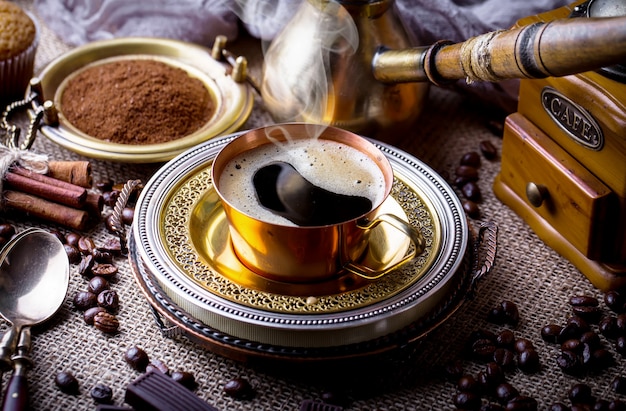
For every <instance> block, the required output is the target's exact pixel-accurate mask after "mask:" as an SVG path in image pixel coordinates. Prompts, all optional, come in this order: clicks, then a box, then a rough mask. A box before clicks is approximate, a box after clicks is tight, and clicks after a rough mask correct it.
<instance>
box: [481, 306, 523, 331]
mask: <svg viewBox="0 0 626 411" xmlns="http://www.w3.org/2000/svg"><path fill="white" fill-rule="evenodd" d="M487 321H489V322H492V323H494V324H509V325H513V326H515V325H517V324H518V322H519V311H518V309H517V305H516V304H515V303H514V302H512V301H502V302H501V303H500V304H498V305H497V306H495V307H493V308H492V309H491V310H490V311H489V313H488V314H487Z"/></svg>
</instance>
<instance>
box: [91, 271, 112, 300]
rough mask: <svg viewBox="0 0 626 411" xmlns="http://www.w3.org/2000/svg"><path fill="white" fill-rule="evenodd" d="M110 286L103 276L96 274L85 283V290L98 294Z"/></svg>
mask: <svg viewBox="0 0 626 411" xmlns="http://www.w3.org/2000/svg"><path fill="white" fill-rule="evenodd" d="M109 288H110V285H109V281H108V280H107V279H106V278H104V277H100V276H99V275H96V276H94V277H92V278H91V279H90V280H89V284H88V285H87V290H88V291H89V292H91V293H94V294H96V295H98V294H100V293H101V292H102V291H104V290H108V289H109Z"/></svg>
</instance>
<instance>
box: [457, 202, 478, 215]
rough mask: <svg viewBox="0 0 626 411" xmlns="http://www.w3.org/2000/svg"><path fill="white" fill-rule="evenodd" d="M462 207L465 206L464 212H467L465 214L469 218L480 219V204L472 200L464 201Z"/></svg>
mask: <svg viewBox="0 0 626 411" xmlns="http://www.w3.org/2000/svg"><path fill="white" fill-rule="evenodd" d="M461 205H462V206H463V211H465V214H467V215H468V217H470V218H473V219H474V220H476V219H478V218H480V208H479V207H478V204H476V203H475V202H473V201H471V200H463V201H462V202H461Z"/></svg>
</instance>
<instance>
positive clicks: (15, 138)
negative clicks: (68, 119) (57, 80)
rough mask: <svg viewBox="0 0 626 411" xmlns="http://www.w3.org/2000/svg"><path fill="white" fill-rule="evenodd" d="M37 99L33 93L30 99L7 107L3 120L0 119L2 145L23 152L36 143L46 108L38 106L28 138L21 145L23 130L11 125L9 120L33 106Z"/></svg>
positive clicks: (30, 124) (30, 125) (3, 113)
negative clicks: (17, 112) (13, 115)
mask: <svg viewBox="0 0 626 411" xmlns="http://www.w3.org/2000/svg"><path fill="white" fill-rule="evenodd" d="M36 99H37V94H36V93H31V94H30V95H29V96H28V97H26V98H25V99H23V100H18V101H14V102H13V103H11V104H9V105H7V106H6V108H5V109H4V111H3V112H2V118H0V135H1V137H2V143H3V144H4V145H5V146H7V147H11V148H19V149H21V150H28V149H29V148H30V147H31V146H32V145H33V142H34V141H35V137H36V134H37V129H38V128H39V124H40V123H41V121H42V119H43V117H44V107H43V106H37V108H36V109H35V115H34V116H33V117H32V119H31V121H30V123H29V125H28V129H27V133H26V138H25V139H24V141H23V142H22V143H21V144H20V133H21V130H20V128H19V127H17V126H16V125H15V124H11V123H10V122H9V118H10V117H11V115H12V114H13V113H15V112H16V111H18V110H21V109H23V108H25V107H27V106H28V105H29V104H31V103H32V102H33V101H35V100H36Z"/></svg>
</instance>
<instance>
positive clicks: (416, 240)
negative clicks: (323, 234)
mask: <svg viewBox="0 0 626 411" xmlns="http://www.w3.org/2000/svg"><path fill="white" fill-rule="evenodd" d="M380 223H386V224H389V225H391V226H392V227H394V228H395V229H397V230H399V231H401V232H402V233H404V234H405V235H406V236H407V237H408V238H409V240H410V241H411V243H413V247H412V250H411V252H410V253H408V254H407V255H405V256H404V257H403V258H402V259H401V260H400V261H398V262H397V263H395V264H392V265H391V266H389V267H386V268H384V269H382V270H374V269H372V268H369V267H366V266H364V265H362V264H357V263H353V262H350V263H348V264H346V265H345V267H344V268H345V269H346V270H348V271H349V272H351V273H353V274H356V275H358V276H359V277H363V278H365V279H368V280H376V279H378V278H380V277H382V276H383V275H385V274H388V273H389V272H391V271H394V270H397V269H398V268H400V267H401V266H403V265H404V264H406V263H408V262H409V261H411V260H412V259H413V258H415V257H416V256H417V255H419V254H421V253H422V252H423V251H424V249H425V248H426V241H425V240H424V237H423V236H422V233H420V232H419V231H418V230H417V229H416V228H415V227H413V226H412V225H411V224H409V223H408V222H406V221H404V220H402V219H400V218H399V217H397V216H395V215H393V214H381V215H379V216H377V217H376V218H375V219H373V220H371V221H370V220H365V221H360V222H359V223H358V227H359V228H361V229H363V230H371V229H373V228H374V227H376V226H377V225H378V224H380Z"/></svg>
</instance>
